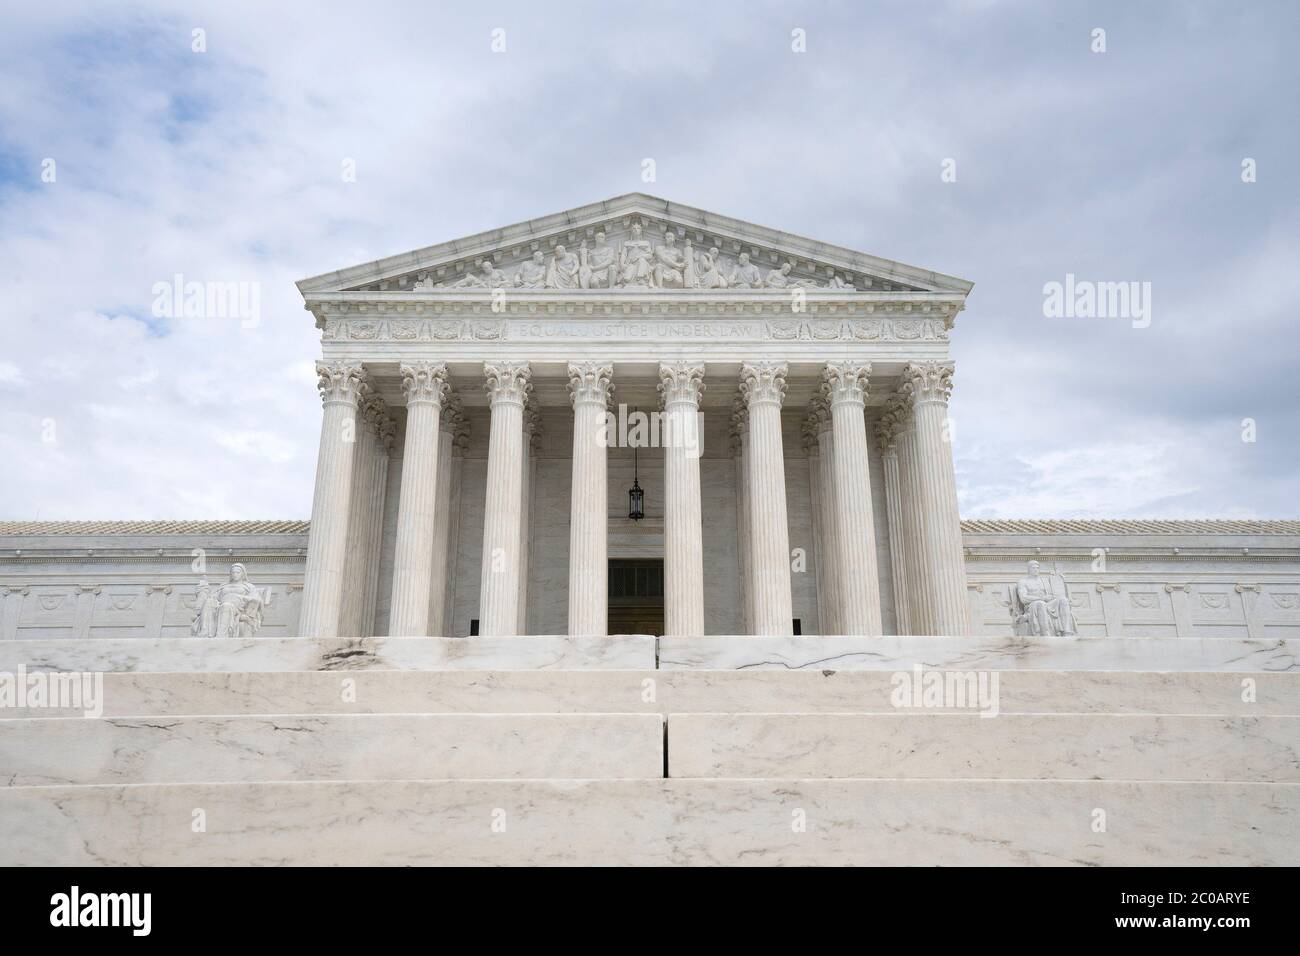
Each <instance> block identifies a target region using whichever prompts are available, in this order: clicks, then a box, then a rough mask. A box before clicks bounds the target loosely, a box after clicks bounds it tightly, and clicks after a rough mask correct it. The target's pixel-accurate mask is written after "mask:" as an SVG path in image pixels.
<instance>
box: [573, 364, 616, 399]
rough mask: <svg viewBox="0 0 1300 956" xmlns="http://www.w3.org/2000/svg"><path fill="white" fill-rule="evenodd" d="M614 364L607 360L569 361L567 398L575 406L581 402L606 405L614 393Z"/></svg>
mask: <svg viewBox="0 0 1300 956" xmlns="http://www.w3.org/2000/svg"><path fill="white" fill-rule="evenodd" d="M613 378H614V366H613V365H612V364H611V363H609V362H570V363H569V400H570V401H571V402H572V403H573V405H574V407H575V408H576V407H577V406H578V405H582V404H595V405H599V406H600V407H601V408H604V407H605V406H607V405H608V404H609V402H610V399H611V398H612V397H613V395H614V385H613Z"/></svg>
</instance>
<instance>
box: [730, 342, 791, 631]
mask: <svg viewBox="0 0 1300 956" xmlns="http://www.w3.org/2000/svg"><path fill="white" fill-rule="evenodd" d="M785 373H786V364H785V363H784V362H756V363H752V364H751V363H748V362H747V363H745V364H744V365H742V366H741V367H740V391H741V394H742V395H744V397H745V404H746V406H748V408H749V484H750V505H751V507H752V509H753V510H752V511H751V512H750V518H751V522H752V524H751V527H750V561H751V571H750V587H751V590H752V592H753V594H754V633H755V634H760V635H773V636H779V635H790V634H792V633H793V632H794V626H793V625H794V602H793V599H792V597H791V593H790V529H789V525H788V523H787V518H786V505H785V455H784V452H783V450H782V447H781V402H782V401H783V400H784V398H785Z"/></svg>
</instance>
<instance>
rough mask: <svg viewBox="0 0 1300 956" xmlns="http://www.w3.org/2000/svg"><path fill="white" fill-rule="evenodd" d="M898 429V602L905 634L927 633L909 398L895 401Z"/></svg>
mask: <svg viewBox="0 0 1300 956" xmlns="http://www.w3.org/2000/svg"><path fill="white" fill-rule="evenodd" d="M898 415H899V417H898V429H897V432H896V434H895V437H894V442H895V446H896V448H897V450H898V487H899V496H898V497H899V502H898V503H899V507H900V510H901V519H902V539H903V569H904V570H903V577H904V587H905V591H906V593H905V594H904V596H903V597H902V598H900V599H899V603H900V604H902V605H904V606H905V607H906V608H907V627H906V629H905V630H904V633H905V634H929V633H932V631H931V630H930V624H929V621H930V602H929V598H928V596H927V592H926V589H925V588H924V587H922V582H923V581H925V580H927V579H928V577H929V565H928V562H927V561H926V559H925V546H924V542H923V541H922V539H921V485H920V477H919V472H918V469H917V466H916V427H915V425H914V424H913V421H912V404H911V399H910V397H906V396H904V397H901V398H900V399H899V402H898Z"/></svg>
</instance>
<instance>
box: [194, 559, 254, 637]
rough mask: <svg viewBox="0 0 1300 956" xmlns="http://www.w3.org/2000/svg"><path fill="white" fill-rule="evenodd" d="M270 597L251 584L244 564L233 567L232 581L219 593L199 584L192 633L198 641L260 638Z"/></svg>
mask: <svg viewBox="0 0 1300 956" xmlns="http://www.w3.org/2000/svg"><path fill="white" fill-rule="evenodd" d="M266 604H267V595H266V593H265V592H264V591H263V590H262V589H261V588H258V587H255V586H254V585H253V583H252V582H251V581H249V580H248V571H247V569H245V567H244V566H243V565H242V564H232V565H231V566H230V580H229V581H227V582H226V583H225V584H222V585H220V586H219V587H217V588H216V589H215V590H214V589H213V588H211V587H209V586H208V580H207V578H201V579H200V580H199V590H198V595H197V596H196V598H195V601H194V620H193V622H192V623H191V624H190V633H191V634H192V635H193V636H195V637H256V636H257V632H258V631H259V630H260V629H261V627H262V608H264V607H265V606H266Z"/></svg>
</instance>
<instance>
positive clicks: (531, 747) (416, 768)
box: [0, 714, 663, 787]
mask: <svg viewBox="0 0 1300 956" xmlns="http://www.w3.org/2000/svg"><path fill="white" fill-rule="evenodd" d="M662 776H663V721H662V719H661V718H660V717H659V716H658V715H655V714H505V715H503V714H393V715H385V714H349V715H285V716H241V717H172V716H164V717H111V718H101V719H89V720H65V719H41V718H31V719H17V720H0V780H3V782H4V783H5V784H7V785H8V786H11V787H12V786H20V785H45V784H55V785H66V784H71V785H76V784H113V783H121V784H137V783H192V782H199V781H220V782H249V781H267V780H288V781H295V780H382V779H389V780H419V779H469V778H498V777H499V778H511V779H514V778H530V777H531V778H588V777H589V778H595V779H608V778H619V777H662Z"/></svg>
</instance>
